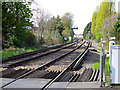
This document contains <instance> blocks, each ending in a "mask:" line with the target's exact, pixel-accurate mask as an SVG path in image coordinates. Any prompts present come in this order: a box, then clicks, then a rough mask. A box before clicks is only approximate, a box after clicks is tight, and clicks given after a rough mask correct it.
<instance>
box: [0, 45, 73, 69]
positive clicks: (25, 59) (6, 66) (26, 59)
mask: <svg viewBox="0 0 120 90" xmlns="http://www.w3.org/2000/svg"><path fill="white" fill-rule="evenodd" d="M73 45H75V43H73V44H71V45H69V46H65V47H61V48H58V49H57V50H54V51H50V52H46V53H43V54H39V55H34V57H33V56H30V57H29V58H23V60H20V61H18V62H15V63H10V64H7V65H2V66H1V67H3V68H4V67H5V68H8V67H15V66H16V65H18V64H20V63H25V62H28V61H30V60H33V59H37V58H39V57H42V56H45V55H48V54H51V53H55V52H57V51H60V50H62V49H65V48H67V47H70V46H73Z"/></svg>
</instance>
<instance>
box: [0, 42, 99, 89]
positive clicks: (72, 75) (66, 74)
mask: <svg viewBox="0 0 120 90" xmlns="http://www.w3.org/2000/svg"><path fill="white" fill-rule="evenodd" d="M84 43H85V42H84ZM84 43H82V44H81V45H80V46H77V47H76V48H75V49H73V50H72V51H70V52H67V53H65V54H64V55H61V56H60V57H57V58H56V59H54V60H52V61H50V62H48V63H46V64H44V65H42V66H40V67H37V68H35V69H33V70H29V71H25V72H24V73H22V74H21V75H20V76H19V75H18V76H15V75H14V74H15V73H16V72H15V73H12V74H13V75H14V77H12V78H15V80H13V81H11V82H9V83H7V84H6V85H4V86H2V87H1V88H4V87H5V86H7V85H9V84H11V83H12V82H15V81H16V80H18V79H20V78H45V79H51V80H50V81H49V82H48V83H47V84H46V85H45V86H44V87H43V88H42V90H44V89H47V88H49V86H50V85H51V84H52V83H53V82H87V81H97V80H98V75H99V70H98V69H94V70H93V69H91V68H90V69H89V68H88V69H85V70H84V71H83V73H82V74H80V73H76V72H75V70H76V68H77V67H78V66H79V65H80V63H81V62H82V58H83V57H84V56H85V54H86V53H87V52H88V48H89V46H90V43H88V45H87V46H85V47H84V50H82V52H81V53H79V54H78V55H77V56H75V58H74V59H73V58H72V59H70V60H66V59H65V56H66V55H69V56H70V54H71V53H72V52H74V51H75V50H77V49H78V48H80V47H81V46H83V44H84ZM69 58H70V57H69ZM56 66H57V67H58V66H59V67H60V68H61V67H62V69H61V70H58V69H57V70H56ZM54 69H55V70H54ZM21 71H23V70H21ZM18 72H19V71H18ZM10 76H11V75H10ZM10 78H11V77H10Z"/></svg>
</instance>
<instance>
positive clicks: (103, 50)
mask: <svg viewBox="0 0 120 90" xmlns="http://www.w3.org/2000/svg"><path fill="white" fill-rule="evenodd" d="M102 52H103V82H105V42H102Z"/></svg>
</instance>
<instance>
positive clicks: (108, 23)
mask: <svg viewBox="0 0 120 90" xmlns="http://www.w3.org/2000/svg"><path fill="white" fill-rule="evenodd" d="M116 21H117V15H116V14H112V15H111V16H110V17H108V18H105V19H104V22H103V25H102V27H103V28H102V36H103V39H104V40H105V41H109V37H115V28H114V24H115V23H116Z"/></svg>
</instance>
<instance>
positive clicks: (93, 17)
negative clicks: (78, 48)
mask: <svg viewBox="0 0 120 90" xmlns="http://www.w3.org/2000/svg"><path fill="white" fill-rule="evenodd" d="M96 16H97V12H94V13H93V16H92V24H91V34H92V37H93V38H95V26H96Z"/></svg>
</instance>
